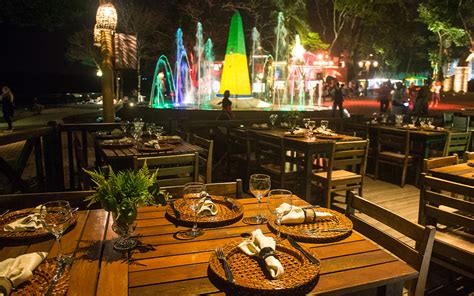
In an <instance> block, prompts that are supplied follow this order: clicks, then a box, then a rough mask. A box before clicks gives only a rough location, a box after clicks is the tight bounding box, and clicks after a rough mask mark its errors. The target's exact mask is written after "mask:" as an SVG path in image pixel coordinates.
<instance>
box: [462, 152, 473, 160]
mask: <svg viewBox="0 0 474 296" xmlns="http://www.w3.org/2000/svg"><path fill="white" fill-rule="evenodd" d="M463 160H464V162H473V161H474V152H469V151H464V155H463Z"/></svg>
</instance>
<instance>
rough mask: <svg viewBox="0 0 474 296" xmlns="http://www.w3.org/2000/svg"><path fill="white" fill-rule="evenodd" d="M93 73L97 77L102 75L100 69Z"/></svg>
mask: <svg viewBox="0 0 474 296" xmlns="http://www.w3.org/2000/svg"><path fill="white" fill-rule="evenodd" d="M95 74H96V75H97V76H99V77H102V70H100V69H98V70H97V72H96V73H95Z"/></svg>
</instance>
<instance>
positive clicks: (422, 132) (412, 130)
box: [360, 123, 451, 136]
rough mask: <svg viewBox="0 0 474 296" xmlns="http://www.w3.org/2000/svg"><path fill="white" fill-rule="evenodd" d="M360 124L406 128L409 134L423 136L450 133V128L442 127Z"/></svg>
mask: <svg viewBox="0 0 474 296" xmlns="http://www.w3.org/2000/svg"><path fill="white" fill-rule="evenodd" d="M360 125H361V126H367V127H369V128H377V129H378V128H384V129H395V130H408V132H409V133H410V134H418V135H424V136H441V135H445V134H447V133H450V132H451V130H450V129H446V128H444V129H443V130H433V129H422V128H421V127H419V126H418V127H416V128H410V129H409V128H407V127H401V126H395V125H393V124H392V125H390V124H387V125H383V124H372V123H360Z"/></svg>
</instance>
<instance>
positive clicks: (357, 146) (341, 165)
mask: <svg viewBox="0 0 474 296" xmlns="http://www.w3.org/2000/svg"><path fill="white" fill-rule="evenodd" d="M368 143H369V141H368V140H362V141H349V142H335V143H334V144H333V147H332V153H331V155H330V158H329V163H328V179H330V176H331V174H332V171H333V170H336V169H340V170H348V169H349V170H351V171H352V172H354V173H357V174H360V175H364V174H365V167H366V163H367V153H368V148H369V144H368Z"/></svg>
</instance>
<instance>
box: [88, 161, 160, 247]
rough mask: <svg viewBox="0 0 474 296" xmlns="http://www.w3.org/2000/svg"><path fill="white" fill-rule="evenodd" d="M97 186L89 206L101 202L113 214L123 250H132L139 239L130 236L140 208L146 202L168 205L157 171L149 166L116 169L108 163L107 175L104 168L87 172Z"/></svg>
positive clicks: (145, 204) (118, 245)
mask: <svg viewBox="0 0 474 296" xmlns="http://www.w3.org/2000/svg"><path fill="white" fill-rule="evenodd" d="M85 171H86V173H88V174H89V175H90V176H91V180H92V181H93V182H94V184H95V185H96V191H95V193H94V194H93V195H91V196H89V197H87V198H86V200H88V201H89V205H88V206H90V205H92V204H94V203H97V202H100V204H101V205H102V208H103V209H104V210H106V211H107V212H111V213H112V217H113V219H114V224H113V225H112V229H113V230H114V232H115V233H117V234H118V235H119V238H118V239H117V240H116V241H115V243H114V248H115V249H117V250H120V251H125V250H130V249H133V248H134V247H135V246H136V245H137V241H136V240H135V239H133V238H131V237H130V235H131V233H132V232H133V231H134V230H135V228H136V222H135V220H136V218H137V209H138V208H139V207H142V206H147V205H165V204H166V200H167V194H166V193H163V192H161V191H160V189H159V186H158V183H157V180H156V177H157V171H154V172H152V171H150V170H149V169H148V167H147V165H146V163H145V164H144V165H143V167H142V168H141V169H140V170H138V171H136V172H135V171H131V170H128V171H119V172H117V173H116V172H114V171H113V170H112V168H111V167H110V166H109V169H108V174H105V173H104V172H102V171H88V170H85Z"/></svg>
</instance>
